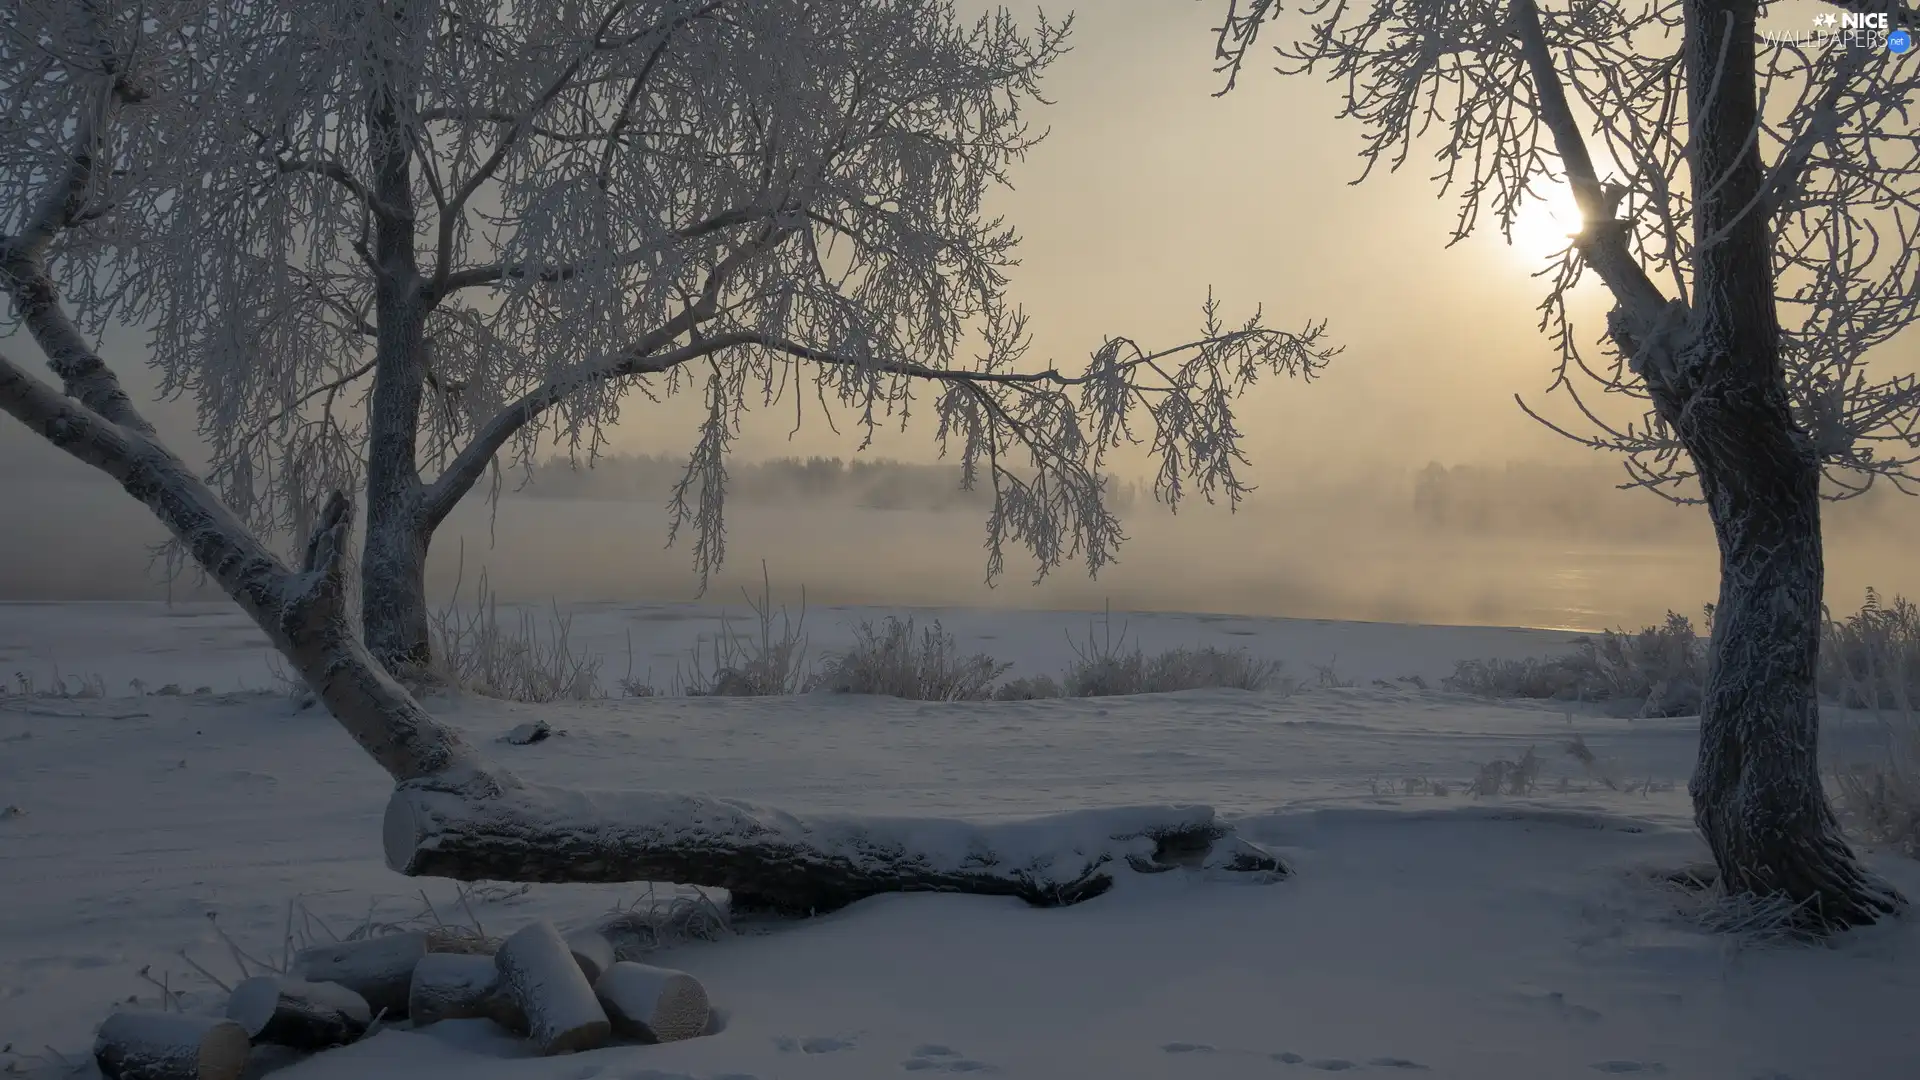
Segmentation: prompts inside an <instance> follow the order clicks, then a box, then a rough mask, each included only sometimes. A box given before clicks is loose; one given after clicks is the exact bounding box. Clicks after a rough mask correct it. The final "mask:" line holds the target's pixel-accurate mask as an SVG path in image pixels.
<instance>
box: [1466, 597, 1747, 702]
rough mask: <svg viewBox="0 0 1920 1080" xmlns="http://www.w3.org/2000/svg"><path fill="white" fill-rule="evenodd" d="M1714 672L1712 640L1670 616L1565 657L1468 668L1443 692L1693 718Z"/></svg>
mask: <svg viewBox="0 0 1920 1080" xmlns="http://www.w3.org/2000/svg"><path fill="white" fill-rule="evenodd" d="M1709 614H1711V613H1709ZM1706 672H1707V642H1706V639H1705V638H1702V637H1700V636H1699V635H1698V634H1697V633H1695V632H1694V629H1693V621H1692V620H1690V619H1688V618H1687V617H1686V616H1685V615H1681V614H1678V613H1675V612H1671V611H1670V612H1668V613H1667V620H1666V622H1665V623H1663V624H1662V625H1659V626H1649V627H1646V628H1645V629H1643V630H1641V631H1640V632H1639V633H1637V634H1629V633H1627V632H1625V631H1617V630H1606V631H1602V632H1601V633H1600V635H1599V636H1598V637H1583V638H1580V639H1578V640H1577V641H1575V642H1574V651H1573V652H1571V653H1569V654H1567V655H1564V656H1553V657H1529V658H1526V659H1521V660H1462V661H1460V662H1459V663H1458V664H1456V665H1455V666H1454V672H1453V674H1452V675H1451V676H1450V677H1448V678H1446V679H1444V680H1442V685H1443V686H1445V687H1446V688H1447V689H1449V690H1458V691H1462V692H1465V693H1469V694H1477V695H1479V696H1481V697H1492V698H1551V699H1555V700H1579V701H1597V702H1620V703H1626V704H1629V705H1632V706H1634V707H1635V708H1636V711H1637V712H1638V714H1639V715H1641V716H1690V715H1692V714H1694V713H1697V712H1699V710H1700V688H1701V686H1702V685H1704V683H1705V682H1706Z"/></svg>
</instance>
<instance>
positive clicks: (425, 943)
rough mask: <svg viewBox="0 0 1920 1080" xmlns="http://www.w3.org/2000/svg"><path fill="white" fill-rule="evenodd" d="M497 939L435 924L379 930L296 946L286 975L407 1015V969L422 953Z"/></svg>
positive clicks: (492, 945)
mask: <svg viewBox="0 0 1920 1080" xmlns="http://www.w3.org/2000/svg"><path fill="white" fill-rule="evenodd" d="M498 947H499V943H498V942H497V941H494V940H493V939H490V938H483V937H481V936H480V935H479V934H477V933H471V932H468V931H466V930H464V929H461V928H457V927H436V928H434V929H432V930H415V931H409V932H407V933H403V934H382V935H381V936H379V937H372V938H364V939H362V940H359V941H336V942H332V943H330V944H327V945H316V946H314V947H312V948H309V949H302V950H300V951H299V952H298V953H297V954H295V955H294V958H293V965H292V967H291V968H290V969H289V972H288V973H289V974H291V975H292V976H293V977H295V978H298V979H304V980H307V981H308V982H330V983H338V984H340V985H341V986H344V987H346V988H347V989H349V990H351V991H353V992H354V993H356V994H359V995H360V996H361V997H362V998H365V999H366V1002H367V1005H368V1007H370V1008H371V1009H373V1011H374V1013H375V1015H379V1014H381V1013H383V1012H384V1013H385V1014H386V1018H387V1019H388V1020H398V1019H401V1018H402V1017H405V1016H406V1015H407V994H408V991H409V990H410V989H411V987H412V984H413V969H414V966H415V965H416V964H418V963H419V962H420V958H421V957H423V956H426V955H427V954H428V953H442V952H446V953H491V952H492V951H493V950H494V949H496V948H498Z"/></svg>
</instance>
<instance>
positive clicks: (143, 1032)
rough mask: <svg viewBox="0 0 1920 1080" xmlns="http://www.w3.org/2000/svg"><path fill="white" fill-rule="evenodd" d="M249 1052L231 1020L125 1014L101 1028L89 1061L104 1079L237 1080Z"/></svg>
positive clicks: (144, 1012)
mask: <svg viewBox="0 0 1920 1080" xmlns="http://www.w3.org/2000/svg"><path fill="white" fill-rule="evenodd" d="M250 1050H251V1045H250V1044H249V1042H248V1040H247V1033H246V1031H245V1030H243V1029H242V1028H241V1027H240V1025H239V1024H236V1023H234V1022H233V1021H231V1020H227V1019H224V1018H222V1017H218V1016H193V1015H189V1014H186V1013H174V1012H156V1011H151V1010H145V1009H128V1010H125V1011H123V1012H116V1013H114V1014H113V1015H111V1016H109V1017H107V1019H106V1021H105V1022H104V1023H102V1024H101V1025H100V1030H99V1033H98V1034H97V1035H95V1037H94V1041H93V1060H94V1062H95V1063H97V1064H98V1065H99V1066H100V1075H102V1076H104V1077H106V1080H238V1078H239V1076H240V1074H241V1073H242V1072H244V1071H246V1067H247V1054H248V1052H249V1051H250Z"/></svg>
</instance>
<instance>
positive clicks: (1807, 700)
mask: <svg viewBox="0 0 1920 1080" xmlns="http://www.w3.org/2000/svg"><path fill="white" fill-rule="evenodd" d="M1757 15H1758V6H1757V4H1756V3H1754V2H1753V0H1688V2H1687V5H1686V26H1687V35H1686V41H1685V44H1684V46H1683V48H1684V50H1685V61H1686V67H1687V79H1688V87H1689V95H1690V105H1691V108H1690V114H1691V120H1690V123H1691V128H1692V131H1691V134H1692V139H1693V147H1694V150H1693V154H1692V156H1691V158H1690V167H1691V172H1692V178H1693V186H1694V190H1695V191H1697V192H1711V194H1710V195H1709V196H1708V197H1705V198H1702V199H1701V200H1700V201H1699V202H1698V204H1697V206H1696V209H1695V218H1694V242H1695V251H1694V282H1695V284H1694V294H1695V303H1694V309H1693V312H1692V317H1691V319H1690V326H1689V328H1688V331H1689V332H1688V341H1687V343H1686V345H1685V346H1684V348H1683V350H1682V353H1681V356H1680V360H1681V361H1682V362H1681V364H1680V366H1679V371H1680V372H1681V373H1682V375H1683V381H1682V382H1681V383H1680V384H1679V385H1676V386H1672V387H1668V386H1663V385H1662V384H1660V383H1656V382H1653V381H1652V380H1650V385H1652V387H1653V390H1654V395H1655V403H1656V407H1658V408H1659V409H1660V410H1661V412H1662V414H1663V415H1664V416H1666V417H1667V419H1668V422H1669V423H1670V424H1672V426H1673V427H1674V429H1675V431H1676V432H1677V434H1678V435H1679V436H1680V439H1681V441H1682V442H1683V443H1684V444H1685V446H1686V448H1687V450H1688V452H1689V454H1690V455H1691V456H1692V458H1693V461H1694V465H1695V467H1696V469H1697V470H1698V474H1699V479H1700V487H1701V492H1702V494H1703V495H1704V497H1705V499H1706V504H1707V510H1708V513H1709V515H1710V516H1711V517H1712V519H1713V527H1714V535H1715V537H1716V539H1717V541H1718V543H1719V547H1720V599H1719V603H1718V605H1717V606H1716V607H1715V609H1714V622H1713V636H1712V641H1711V652H1710V654H1709V660H1708V667H1707V683H1706V687H1705V690H1704V698H1703V701H1702V704H1701V715H1700V756H1699V761H1698V763H1697V765H1696V767H1695V771H1694V775H1693V778H1692V780H1691V782H1690V783H1689V785H1688V790H1689V793H1690V794H1691V796H1692V798H1693V804H1694V818H1695V821H1696V822H1697V823H1698V824H1699V827H1700V831H1701V832H1702V834H1704V835H1705V837H1706V840H1707V843H1708V845H1709V847H1711V848H1712V850H1713V854H1714V860H1715V862H1716V863H1717V864H1718V865H1719V868H1720V871H1721V880H1722V881H1723V882H1724V884H1725V888H1727V889H1728V890H1729V891H1730V892H1732V893H1735V894H1751V895H1758V896H1778V897H1783V898H1785V899H1786V900H1788V901H1791V902H1792V903H1793V904H1794V905H1795V906H1796V912H1797V918H1798V919H1799V921H1801V922H1803V923H1805V924H1806V925H1808V926H1809V927H1810V928H1844V927H1849V926H1855V925H1859V924H1863V923H1871V922H1873V921H1875V920H1876V919H1877V918H1878V917H1879V916H1881V915H1883V914H1887V913H1890V912H1893V911H1895V910H1897V908H1898V907H1899V906H1900V903H1901V901H1900V898H1899V896H1898V894H1897V893H1896V892H1894V891H1893V890H1892V888H1891V887H1889V886H1887V885H1885V884H1884V883H1882V882H1880V881H1878V880H1877V879H1876V878H1874V876H1873V875H1871V874H1870V873H1869V872H1867V871H1866V870H1865V869H1864V868H1863V867H1862V866H1861V865H1860V863H1859V861H1858V860H1857V859H1856V857H1855V855H1854V852H1853V851H1852V849H1851V848H1849V846H1848V845H1847V842H1846V840H1845V838H1844V837H1843V836H1842V834H1841V831H1840V827H1839V824H1838V822H1837V820H1836V819H1835V817H1834V814H1833V811H1832V809H1831V808H1830V806H1829V804H1828V802H1827V798H1826V793H1825V791H1824V790H1823V788H1822V785H1821V782H1820V759H1819V735H1820V709H1819V701H1818V698H1817V694H1816V685H1815V676H1816V674H1817V669H1818V663H1819V655H1820V634H1821V620H1822V618H1823V613H1822V607H1821V590H1822V587H1823V584H1824V577H1825V568H1824V564H1823V561H1822V552H1821V542H1820V479H1821V466H1820V461H1819V458H1818V455H1817V454H1816V452H1815V450H1814V447H1813V445H1812V442H1811V440H1810V439H1809V438H1808V437H1807V436H1806V434H1805V433H1804V432H1802V431H1801V430H1800V429H1799V427H1798V425H1797V423H1796V421H1795V419H1794V417H1793V414H1792V410H1791V408H1790V407H1789V404H1788V396H1787V388H1786V381H1785V377H1784V374H1783V370H1782V367H1781V358H1780V325H1779V319H1778V314H1777V311H1776V309H1775V301H1774V293H1775V281H1774V271H1773V262H1772V250H1773V237H1772V228H1771V224H1770V215H1769V213H1768V211H1767V208H1766V207H1765V205H1764V202H1763V200H1761V199H1760V198H1759V195H1760V186H1761V184H1762V182H1763V180H1764V175H1765V169H1764V167H1763V164H1762V161H1761V158H1760V152H1759V149H1758V147H1757V145H1756V143H1755V142H1754V141H1752V140H1751V139H1750V136H1749V133H1750V132H1752V131H1753V130H1754V129H1755V128H1756V126H1757V125H1758V123H1759V119H1760V117H1759V105H1758V100H1757V93H1756V81H1755V80H1756V72H1755V52H1754V50H1755V47H1756V44H1755V43H1756V41H1757V39H1758V33H1757V30H1756V26H1755V21H1756V18H1757Z"/></svg>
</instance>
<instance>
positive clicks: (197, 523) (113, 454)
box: [0, 355, 1287, 912]
mask: <svg viewBox="0 0 1920 1080" xmlns="http://www.w3.org/2000/svg"><path fill="white" fill-rule="evenodd" d="M101 370H104V366H102V368H101ZM0 409H4V410H5V411H7V412H9V413H12V414H13V415H14V416H15V417H17V418H18V419H20V420H21V421H22V422H24V423H25V424H27V425H28V426H29V427H30V428H32V429H33V430H35V431H37V432H39V433H41V434H42V435H43V436H44V437H46V438H47V439H48V440H49V441H50V442H52V443H53V444H54V445H56V446H58V447H60V448H61V449H63V450H65V451H67V452H68V453H69V454H72V455H73V456H74V457H76V458H79V459H80V460H82V461H84V462H87V463H88V464H90V465H93V466H95V467H96V468H99V469H100V470H102V471H103V472H106V473H107V474H109V475H111V476H112V477H114V478H115V479H116V480H118V481H119V482H120V484H121V486H122V487H123V488H125V489H126V491H127V492H128V493H129V494H131V495H133V496H134V497H135V498H137V499H139V500H140V501H141V502H143V503H145V504H146V505H147V506H148V507H149V508H150V509H152V510H153V512H154V514H155V516H157V517H159V518H160V519H161V521H162V522H164V523H165V524H166V525H167V527H168V528H169V529H170V530H171V531H172V532H173V533H174V535H175V536H177V537H179V539H180V540H181V541H182V542H183V543H184V544H185V545H186V547H187V549H188V550H189V551H190V552H191V553H192V554H193V556H194V559H195V561H197V562H198V563H199V564H200V565H201V566H203V567H205V568H206V570H207V572H208V573H209V574H210V575H211V576H212V577H213V578H214V579H215V580H216V581H218V582H219V583H220V585H221V587H222V588H224V589H225V590H226V592H227V594H228V595H229V596H231V597H232V598H233V599H234V600H235V601H236V602H238V603H239V604H240V606H241V607H242V608H243V609H244V610H245V611H246V612H247V614H248V615H250V616H252V618H253V620H254V622H255V623H256V624H258V625H259V626H260V627H261V629H263V630H265V631H266V633H267V635H268V638H269V639H270V640H271V641H272V642H273V644H274V646H275V648H276V649H278V650H279V651H280V652H281V654H282V655H284V656H286V657H287V658H288V659H289V660H290V661H291V662H292V663H293V664H294V666H295V668H296V669H297V670H298V671H299V672H300V674H301V676H302V677H303V678H304V679H305V681H306V682H307V684H308V685H309V686H310V687H312V688H313V690H314V692H315V693H316V694H317V695H318V696H319V698H320V700H321V701H322V702H323V703H324V704H325V705H326V706H327V709H328V711H330V712H331V713H332V714H333V716H334V718H335V719H337V720H338V721H339V722H340V724H341V726H342V727H344V728H346V729H347V731H348V732H349V733H350V734H351V735H352V736H353V737H354V739H355V741H357V742H358V743H359V744H360V745H361V747H362V748H363V749H365V750H366V751H367V753H368V754H369V755H371V756H372V757H373V758H374V760H375V761H377V762H379V763H380V765H381V766H382V767H383V768H385V769H386V770H387V773H388V774H389V775H390V776H392V777H393V779H394V780H395V782H396V784H397V785H398V786H397V788H396V789H395V791H394V794H393V797H392V800H391V802H390V803H389V806H388V810H387V818H386V827H385V847H386V854H387V859H388V862H389V863H390V865H392V866H393V868H394V869H396V870H399V871H401V872H403V873H409V874H431V875H439V876H446V877H455V878H464V879H469V880H471V879H474V878H491V879H494V880H506V881H551V882H567V881H593V882H609V881H643V880H644V881H659V880H666V881H674V882H679V883H683V884H689V885H706V886H714V887H720V888H726V889H729V890H733V891H734V892H735V894H736V896H737V897H739V898H740V899H741V900H743V901H745V902H747V903H756V902H757V903H760V904H763V905H765V906H768V907H772V908H778V909H782V910H787V911H797V912H805V911H820V910H827V909H830V908H834V907H838V906H841V905H843V904H847V903H851V902H852V901H854V900H858V899H860V898H862V897H865V896H872V895H874V894H877V893H883V892H902V891H922V890H942V891H951V892H971V893H984V894H990V895H1005V896H1018V897H1022V898H1024V899H1026V900H1028V901H1030V902H1032V903H1035V904H1042V905H1053V904H1071V903H1076V902H1078V901H1081V900H1085V899H1087V898H1089V897H1093V896H1097V895H1099V894H1101V893H1102V892H1105V891H1106V890H1107V889H1108V888H1109V887H1110V886H1111V885H1112V884H1113V882H1114V878H1115V875H1116V873H1117V872H1119V871H1120V870H1121V869H1122V868H1123V867H1124V868H1130V869H1132V870H1135V871H1139V872H1147V873H1150V872H1160V871H1164V870H1171V869H1174V868H1175V867H1180V866H1185V867H1195V866H1198V867H1203V868H1206V869H1210V870H1219V871H1233V872H1245V873H1249V874H1252V875H1254V876H1256V877H1264V878H1273V877H1279V876H1282V875H1284V874H1285V873H1286V872H1287V870H1286V867H1285V866H1284V864H1282V863H1281V862H1280V861H1279V860H1278V859H1276V858H1274V857H1273V856H1272V855H1270V854H1268V853H1266V852H1264V851H1262V850H1261V849H1260V848H1258V847H1257V846H1255V845H1253V844H1250V843H1248V842H1246V841H1244V840H1240V839H1238V838H1236V837H1234V836H1233V835H1232V832H1231V830H1230V829H1228V828H1227V827H1225V826H1223V825H1221V824H1220V823H1218V822H1216V821H1215V820H1214V817H1213V813H1212V811H1211V810H1209V809H1207V808H1205V807H1192V806H1169V807H1149V808H1133V809H1116V810H1095V811H1082V812H1073V813H1065V814H1056V815H1053V816H1051V817H1047V818H1038V819H1034V820H1030V821H1018V822H1007V823H1002V824H995V825H973V824H968V823H965V822H958V821H938V820H914V819H901V818H874V819H864V818H851V817H823V818H816V819H811V820H809V819H803V818H798V817H795V816H793V815H791V814H786V813H782V812H779V811H775V810H768V809H761V808H756V807H750V806H748V805H746V804H741V803H734V802H730V801H727V800H721V799H714V798H709V797H705V796H691V795H674V794H668V793H660V792H644V791H629V792H582V791H569V790H564V789H557V788H548V787H541V786H537V785H532V784H527V783H524V782H522V781H521V780H520V779H519V778H517V777H515V776H513V775H512V774H511V773H509V772H506V771H505V770H502V769H497V768H494V767H492V766H491V765H489V763H487V762H485V761H484V760H483V759H481V758H480V757H479V755H478V754H476V753H475V752H474V751H473V749H472V748H471V747H470V746H469V745H468V744H467V742H466V741H465V740H464V739H462V738H461V737H460V735H459V733H458V732H456V731H454V730H452V729H451V728H448V727H446V726H444V725H442V724H441V723H440V722H439V721H437V720H435V719H434V718H433V717H432V716H430V715H428V714H427V712H426V710H424V709H422V708H421V707H420V704H419V702H418V701H416V700H415V699H414V698H413V696H412V695H411V694H409V693H408V692H407V691H406V689H405V688H404V687H402V686H401V685H400V684H399V683H397V682H395V681H394V680H393V678H392V677H391V676H389V675H388V674H387V672H386V671H385V669H383V668H382V667H381V665H380V664H378V663H377V662H375V660H374V658H373V656H372V655H371V654H370V653H369V652H368V651H367V650H366V648H365V646H363V645H362V644H361V643H360V642H359V641H357V640H355V638H354V636H353V634H352V632H351V631H350V629H349V628H348V625H347V620H346V613H345V607H344V596H343V594H344V591H345V590H344V587H343V580H342V566H341V563H342V556H343V555H344V554H345V551H346V546H347V544H348V542H349V535H350V532H351V518H352V504H351V503H350V502H349V501H348V499H347V498H346V496H345V495H342V494H340V493H338V492H336V493H334V495H333V497H332V498H331V499H330V500H329V501H328V503H327V506H326V509H325V511H324V512H323V513H322V515H321V518H320V523H319V526H318V528H317V529H316V531H315V533H314V535H313V538H312V539H311V540H310V541H309V543H308V545H307V553H306V561H305V565H304V566H303V567H301V568H300V569H299V570H297V571H291V570H289V569H288V568H286V567H285V566H283V565H282V564H281V563H280V562H279V560H278V559H276V558H275V557H274V556H273V555H272V554H271V553H270V552H268V551H267V550H266V549H265V547H263V546H262V545H261V544H260V543H259V541H258V539H257V538H255V537H254V536H253V535H252V534H251V533H249V532H248V531H247V529H246V527H245V526H244V525H242V524H241V523H240V522H239V521H238V520H237V519H236V518H234V516H233V515H232V513H231V512H230V511H228V510H227V508H226V507H225V506H224V505H223V504H222V503H221V502H220V500H219V498H218V497H217V496H215V495H214V494H213V493H212V492H211V491H209V490H208V489H207V487H206V485H205V484H204V483H202V482H201V481H200V479H199V478H198V477H196V476H195V475H194V474H193V473H192V472H191V471H190V470H188V469H187V467H186V466H185V465H184V464H183V463H182V462H181V461H180V459H179V458H177V457H175V456H174V455H173V454H172V453H170V452H169V451H167V450H166V448H165V447H163V446H161V445H160V444H159V443H158V442H157V441H156V440H154V439H153V438H152V437H150V436H148V435H146V434H144V433H141V432H139V431H135V430H132V429H131V428H129V427H128V426H124V425H122V424H116V423H113V422H111V421H108V420H107V419H105V418H104V417H102V416H101V415H100V414H99V413H97V412H94V411H93V410H92V409H90V408H88V407H87V406H85V405H83V404H81V403H80V402H78V401H75V400H73V399H71V398H67V397H64V396H62V395H61V394H60V393H59V392H58V391H55V390H54V389H53V388H51V387H49V386H47V385H46V384H44V383H42V382H40V381H39V380H38V379H35V378H33V377H32V376H30V375H27V374H26V373H25V372H24V371H22V370H21V369H20V368H19V367H18V366H16V365H14V364H13V363H12V362H11V361H10V360H8V359H7V358H6V357H5V356H4V355H0Z"/></svg>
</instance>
